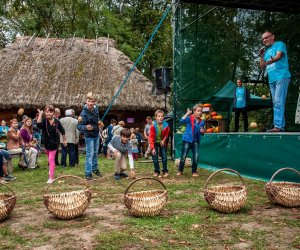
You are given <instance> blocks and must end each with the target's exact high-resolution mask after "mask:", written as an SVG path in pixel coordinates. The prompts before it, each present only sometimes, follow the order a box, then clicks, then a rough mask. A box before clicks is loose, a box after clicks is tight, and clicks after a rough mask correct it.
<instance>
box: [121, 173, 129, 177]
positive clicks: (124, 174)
mask: <svg viewBox="0 0 300 250" xmlns="http://www.w3.org/2000/svg"><path fill="white" fill-rule="evenodd" d="M120 176H121V177H124V178H127V177H128V174H126V173H124V172H123V173H120Z"/></svg>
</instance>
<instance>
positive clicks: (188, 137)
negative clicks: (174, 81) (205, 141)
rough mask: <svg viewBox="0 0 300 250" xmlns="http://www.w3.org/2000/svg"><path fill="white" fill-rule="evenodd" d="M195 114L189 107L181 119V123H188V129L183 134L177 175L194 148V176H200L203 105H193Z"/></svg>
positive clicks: (180, 173) (181, 170) (179, 174)
mask: <svg viewBox="0 0 300 250" xmlns="http://www.w3.org/2000/svg"><path fill="white" fill-rule="evenodd" d="M193 111H194V114H192V111H191V110H189V109H187V112H186V114H185V115H184V116H183V117H182V118H181V119H180V123H182V124H186V130H185V132H184V134H183V136H182V152H181V158H180V163H179V167H178V173H177V176H181V175H182V172H183V169H184V164H185V159H186V157H187V155H188V153H189V151H190V149H192V154H193V163H192V176H193V177H198V176H199V175H198V173H197V162H198V149H199V144H200V140H201V135H203V133H204V121H202V119H201V116H202V105H201V104H196V105H195V106H194V107H193Z"/></svg>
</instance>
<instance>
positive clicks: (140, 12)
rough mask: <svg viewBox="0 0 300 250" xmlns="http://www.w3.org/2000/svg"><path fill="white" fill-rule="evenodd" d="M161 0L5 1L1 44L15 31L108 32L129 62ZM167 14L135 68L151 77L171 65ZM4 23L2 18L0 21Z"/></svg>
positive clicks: (160, 7) (159, 10)
mask: <svg viewBox="0 0 300 250" xmlns="http://www.w3.org/2000/svg"><path fill="white" fill-rule="evenodd" d="M165 2H166V1H163V0H156V1H152V0H151V1H150V0H149V1H139V0H131V1H130V0H127V1H126V0H28V1H25V0H4V1H3V3H2V5H1V7H0V8H1V9H0V14H1V18H3V21H5V23H6V25H1V26H0V41H1V43H0V46H5V44H7V43H9V42H12V41H13V39H14V37H15V36H16V34H21V35H33V34H34V33H35V34H36V36H39V37H46V36H47V34H48V33H50V36H51V37H59V38H67V37H72V36H73V35H75V36H76V37H85V38H89V39H95V38H96V36H97V37H100V36H108V35H109V36H110V37H111V38H113V39H115V40H116V41H117V46H118V48H119V49H120V50H121V51H123V52H124V53H125V54H127V55H128V56H129V57H130V58H131V60H133V61H134V60H136V59H137V57H138V55H139V53H140V52H141V50H142V48H143V46H144V44H145V43H146V42H147V40H148V39H149V38H150V35H151V33H152V31H153V30H154V28H155V26H156V25H157V23H158V22H159V20H160V18H161V16H162V13H163V11H164V9H165V7H166V3H165ZM170 20H171V16H169V17H168V19H167V20H166V21H165V23H164V25H163V26H162V28H161V29H160V30H159V32H158V34H157V35H156V37H155V40H154V41H153V43H152V44H151V46H150V48H149V50H148V52H147V54H146V55H145V56H144V58H143V60H142V62H141V64H140V65H139V68H140V70H142V71H143V72H144V74H145V75H147V76H148V77H151V72H152V70H153V69H154V68H155V67H158V66H161V65H166V66H171V63H172V29H171V25H170V22H171V21H170ZM1 23H3V22H1Z"/></svg>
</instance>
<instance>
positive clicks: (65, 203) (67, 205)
mask: <svg viewBox="0 0 300 250" xmlns="http://www.w3.org/2000/svg"><path fill="white" fill-rule="evenodd" d="M284 170H289V171H293V172H296V173H297V174H298V175H299V176H300V172H299V171H297V170H295V169H293V168H282V169H280V170H278V171H277V172H275V173H274V175H273V176H272V178H271V179H270V181H269V182H268V183H267V184H266V186H265V190H266V193H267V196H268V198H269V200H270V201H271V202H273V203H277V204H280V205H283V206H286V207H299V206H300V183H294V182H273V179H274V178H275V176H276V175H277V174H278V173H280V172H282V171H284ZM222 171H227V172H232V173H235V174H237V175H238V177H239V178H240V180H241V182H242V184H241V185H218V186H210V187H208V183H209V182H210V180H211V179H212V178H213V177H214V176H215V175H216V174H218V173H220V172H222ZM66 178H73V179H77V180H79V181H84V180H83V179H81V178H79V177H77V176H70V175H66V176H61V177H59V178H57V179H55V181H54V182H53V183H51V184H49V185H48V186H47V188H46V192H45V194H44V197H43V198H44V204H45V206H46V207H47V209H48V210H49V212H50V213H52V214H53V215H54V216H55V217H57V218H60V219H73V218H76V217H78V216H80V215H82V214H83V213H84V211H85V210H86V209H87V207H88V205H89V203H90V201H91V198H92V191H91V190H90V189H89V188H88V186H87V185H86V187H85V189H82V190H76V191H70V192H62V193H54V194H49V193H48V189H49V187H50V186H51V185H52V184H54V183H55V182H61V180H62V179H66ZM143 180H151V181H157V182H159V183H160V184H161V186H162V187H163V189H155V190H147V191H137V192H129V190H130V189H131V188H132V186H133V185H134V184H135V183H137V182H139V181H143ZM2 185H4V186H6V187H7V188H8V189H9V190H10V192H11V193H0V221H2V220H4V219H6V218H7V217H8V216H9V214H10V213H11V212H12V210H13V209H14V206H15V204H16V199H17V197H16V194H15V193H14V192H13V190H12V189H11V188H10V187H9V186H7V185H6V184H2ZM204 197H205V200H206V201H207V203H208V204H209V205H210V206H211V207H212V208H213V209H215V210H217V211H220V212H224V213H233V212H237V211H239V210H240V209H241V208H242V207H243V206H244V205H245V203H246V200H247V189H246V185H245V183H244V180H243V178H242V177H241V175H240V174H239V173H238V172H237V171H235V170H233V169H229V168H224V169H220V170H218V171H216V172H214V173H213V174H211V175H210V176H209V178H208V179H207V181H206V185H205V190H204ZM124 203H125V206H126V207H127V208H128V210H129V212H130V214H131V215H133V216H139V217H140V216H155V215H158V214H159V213H160V212H161V210H162V209H163V207H164V206H165V204H166V203H167V189H166V186H165V185H164V184H163V183H162V182H161V181H160V180H159V179H155V178H140V179H137V180H135V181H133V182H132V183H131V184H130V185H129V186H128V188H127V189H126V191H125V193H124Z"/></svg>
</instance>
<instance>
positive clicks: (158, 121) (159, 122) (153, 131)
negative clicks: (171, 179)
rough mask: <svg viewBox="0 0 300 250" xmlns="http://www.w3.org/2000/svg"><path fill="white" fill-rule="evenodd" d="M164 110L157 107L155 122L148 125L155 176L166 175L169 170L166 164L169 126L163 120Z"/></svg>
mask: <svg viewBox="0 0 300 250" xmlns="http://www.w3.org/2000/svg"><path fill="white" fill-rule="evenodd" d="M163 119H164V111H162V110H160V109H158V110H156V112H155V122H154V123H153V125H151V127H150V132H149V143H150V149H151V152H152V160H153V165H154V176H155V177H159V178H161V177H168V176H169V170H168V166H167V139H168V137H169V133H170V127H169V125H168V123H167V122H165V121H163ZM158 151H159V152H160V154H161V158H162V165H163V171H162V175H161V174H160V168H159V163H158Z"/></svg>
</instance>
